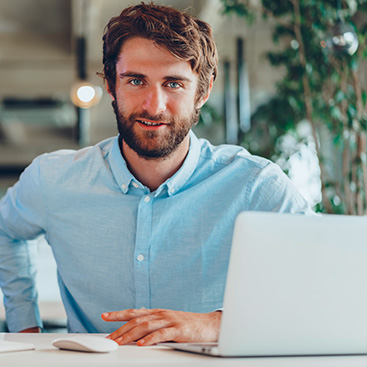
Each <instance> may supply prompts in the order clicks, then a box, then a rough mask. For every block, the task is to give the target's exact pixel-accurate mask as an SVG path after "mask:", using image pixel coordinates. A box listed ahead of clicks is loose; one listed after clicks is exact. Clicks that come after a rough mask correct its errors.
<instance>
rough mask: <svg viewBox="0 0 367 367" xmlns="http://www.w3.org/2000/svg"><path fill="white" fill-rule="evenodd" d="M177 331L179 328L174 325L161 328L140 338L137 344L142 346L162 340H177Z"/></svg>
mask: <svg viewBox="0 0 367 367" xmlns="http://www.w3.org/2000/svg"><path fill="white" fill-rule="evenodd" d="M177 331H178V330H177V329H176V328H174V327H169V328H164V329H159V330H156V331H154V332H152V333H150V334H147V335H146V336H144V337H143V338H141V339H139V340H138V341H137V342H136V344H137V345H138V346H140V347H142V346H149V345H154V344H157V343H162V342H168V341H175V339H176V336H177Z"/></svg>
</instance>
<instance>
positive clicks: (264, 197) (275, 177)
mask: <svg viewBox="0 0 367 367" xmlns="http://www.w3.org/2000/svg"><path fill="white" fill-rule="evenodd" d="M249 187H250V192H249V201H248V202H249V203H250V210H254V211H272V212H279V213H292V214H310V215H312V214H314V212H313V211H312V209H311V207H310V204H309V203H308V202H307V200H306V199H305V198H304V197H303V196H302V194H301V193H300V192H299V191H298V189H297V188H296V187H295V185H294V184H293V182H292V181H291V180H290V179H289V177H288V176H287V175H286V174H285V173H284V172H283V171H282V170H281V169H280V167H279V166H278V165H276V164H275V163H271V162H269V163H268V164H267V165H266V166H265V167H264V168H262V169H261V170H260V171H258V172H257V173H256V175H255V176H254V177H253V181H252V182H251V184H250V186H249Z"/></svg>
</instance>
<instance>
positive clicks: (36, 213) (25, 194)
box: [0, 158, 47, 332]
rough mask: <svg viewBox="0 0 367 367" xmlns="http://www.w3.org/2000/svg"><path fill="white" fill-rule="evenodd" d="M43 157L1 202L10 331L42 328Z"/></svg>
mask: <svg viewBox="0 0 367 367" xmlns="http://www.w3.org/2000/svg"><path fill="white" fill-rule="evenodd" d="M40 159H41V158H37V159H36V160H34V161H33V163H32V164H31V165H30V166H29V167H28V168H26V170H25V171H24V172H23V173H22V175H21V176H20V179H19V181H18V182H17V183H16V184H15V185H14V186H13V187H11V188H9V189H8V191H7V193H6V195H5V196H4V197H3V198H2V200H1V201H0V286H1V288H2V291H3V293H4V306H5V310H6V321H7V326H8V329H9V331H11V332H17V331H20V330H23V329H26V328H29V327H35V326H39V327H42V322H41V318H40V314H39V309H38V304H37V290H36V285H35V275H36V270H37V269H36V257H37V245H36V241H32V240H34V239H36V238H37V237H38V236H40V235H42V234H44V233H45V227H46V218H47V215H46V210H45V207H44V200H43V197H42V183H41V179H40Z"/></svg>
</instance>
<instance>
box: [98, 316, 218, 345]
mask: <svg viewBox="0 0 367 367" xmlns="http://www.w3.org/2000/svg"><path fill="white" fill-rule="evenodd" d="M221 317H222V312H220V311H215V312H210V313H192V312H182V311H171V310H163V309H153V310H146V309H141V310H135V309H131V310H123V311H116V312H107V313H103V314H102V319H103V320H105V321H127V322H126V324H125V325H123V326H121V327H120V328H119V329H117V330H116V331H114V332H113V333H111V334H110V335H109V336H108V338H110V339H112V340H114V341H115V342H117V343H118V344H120V345H124V344H128V343H131V342H133V341H136V343H137V345H140V346H142V345H145V346H146V345H152V344H156V343H159V342H164V341H175V342H181V343H190V342H215V341H217V340H218V336H219V327H220V321H221Z"/></svg>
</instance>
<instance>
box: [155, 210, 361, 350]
mask: <svg viewBox="0 0 367 367" xmlns="http://www.w3.org/2000/svg"><path fill="white" fill-rule="evenodd" d="M162 345H165V346H170V347H173V348H175V349H180V350H186V351H191V352H197V353H205V354H211V355H216V356H222V357H230V356H232V357H234V356H291V355H292V356H294V355H339V354H366V353H367V217H356V216H342V215H311V216H303V215H291V214H276V213H261V212H243V213H241V214H240V215H239V216H238V218H237V219H236V222H235V228H234V234H233V242H232V249H231V256H230V262H229V269H228V275H227V283H226V290H225V295H224V305H223V315H222V322H221V328H220V336H219V341H218V343H217V344H198V345H197V344H181V343H164V344H162Z"/></svg>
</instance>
